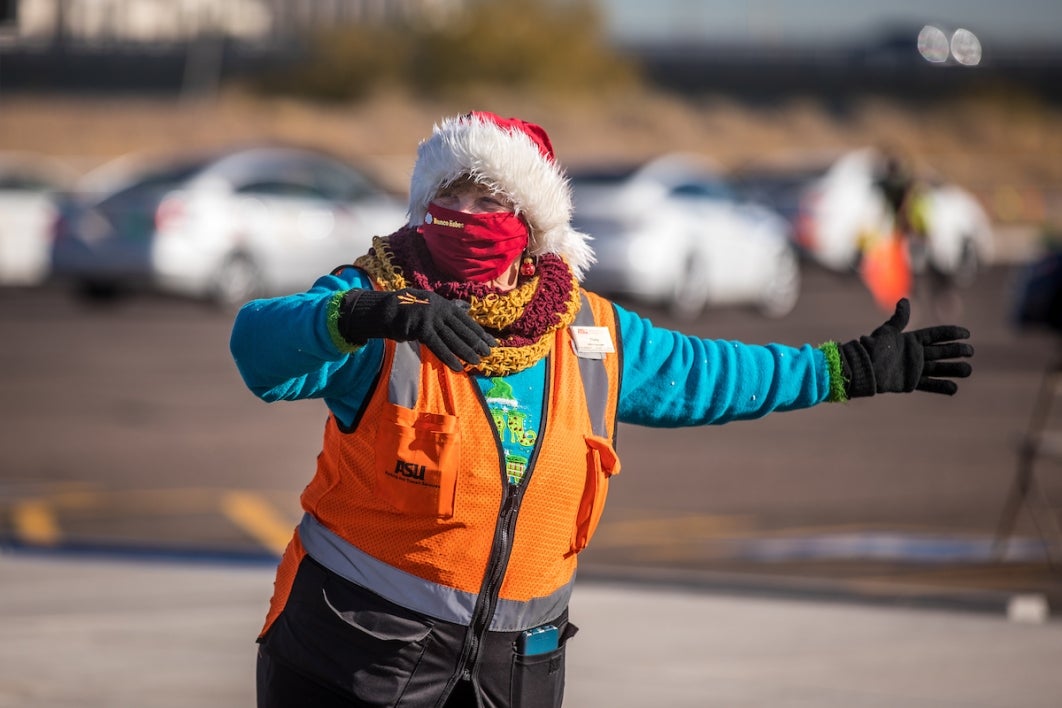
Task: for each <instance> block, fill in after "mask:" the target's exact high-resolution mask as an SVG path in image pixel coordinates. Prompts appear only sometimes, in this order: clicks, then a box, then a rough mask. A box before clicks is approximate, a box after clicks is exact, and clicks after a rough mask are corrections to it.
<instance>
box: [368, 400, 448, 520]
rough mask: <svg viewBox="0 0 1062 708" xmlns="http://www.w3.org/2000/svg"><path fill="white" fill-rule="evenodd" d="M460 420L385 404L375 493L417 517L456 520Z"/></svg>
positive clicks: (378, 444)
mask: <svg viewBox="0 0 1062 708" xmlns="http://www.w3.org/2000/svg"><path fill="white" fill-rule="evenodd" d="M457 420H458V419H457V417H456V416H452V415H445V414H442V413H425V412H420V413H418V412H417V411H414V410H411V409H409V408H403V407H402V406H396V405H394V404H391V403H386V404H384V410H383V411H382V414H381V417H380V421H379V426H378V432H377V438H376V440H377V442H376V450H377V454H376V470H375V473H376V474H375V478H376V493H377V495H378V496H379V497H380V498H381V499H383V500H384V501H386V502H387V503H388V504H390V505H391V506H393V507H394V508H395V509H397V510H399V511H402V512H404V513H408V514H416V515H419V516H438V517H443V518H448V517H451V516H453V514H454V491H455V489H456V486H457V467H458V465H459V464H460V461H461V454H460V447H461V432H460V430H459V429H458V427H457Z"/></svg>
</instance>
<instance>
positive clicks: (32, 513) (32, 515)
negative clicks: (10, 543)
mask: <svg viewBox="0 0 1062 708" xmlns="http://www.w3.org/2000/svg"><path fill="white" fill-rule="evenodd" d="M12 520H13V522H14V525H15V535H16V536H17V537H18V538H19V539H21V540H23V541H26V542H27V543H32V544H35V545H40V546H54V545H55V544H57V543H59V539H60V538H61V537H62V532H61V531H60V530H59V523H58V522H57V521H56V520H55V513H54V510H53V508H52V506H51V505H50V504H47V503H45V502H43V501H40V500H39V499H30V500H25V501H21V502H18V503H17V504H15V506H14V509H12Z"/></svg>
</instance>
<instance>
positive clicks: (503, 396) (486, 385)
mask: <svg viewBox="0 0 1062 708" xmlns="http://www.w3.org/2000/svg"><path fill="white" fill-rule="evenodd" d="M545 377H546V362H545V359H542V360H540V361H539V362H538V363H536V364H535V365H534V366H531V367H530V368H527V369H524V370H523V371H519V372H517V373H515V374H510V375H509V376H492V377H486V376H477V377H476V383H478V384H479V387H480V390H482V391H483V396H484V398H486V400H487V408H488V409H489V410H490V415H491V418H492V419H493V420H494V425H495V427H496V428H497V429H498V439H499V440H501V443H502V449H503V450H504V451H505V469H506V471H507V472H508V475H509V483H510V484H520V483H521V482H522V481H523V479H524V473H525V472H526V471H527V463H528V461H529V460H530V459H531V453H532V451H533V450H534V448H535V442H536V441H537V440H538V435H539V432H540V429H539V428H540V426H541V421H542V395H543V391H544V389H545Z"/></svg>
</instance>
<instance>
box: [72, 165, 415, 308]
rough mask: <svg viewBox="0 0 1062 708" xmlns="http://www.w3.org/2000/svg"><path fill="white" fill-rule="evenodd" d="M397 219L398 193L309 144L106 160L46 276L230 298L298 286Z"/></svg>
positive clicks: (99, 288) (400, 218) (91, 288)
mask: <svg viewBox="0 0 1062 708" xmlns="http://www.w3.org/2000/svg"><path fill="white" fill-rule="evenodd" d="M405 221H406V217H405V202H404V200H401V199H399V198H398V197H397V196H396V195H392V194H389V193H388V192H387V191H386V190H385V189H384V188H382V187H381V186H379V185H378V183H376V182H375V181H373V180H372V179H370V178H369V177H368V176H367V175H366V173H365V172H363V171H362V170H360V169H358V168H356V167H354V166H352V165H350V164H348V163H347V162H345V161H343V160H340V159H338V158H336V157H333V156H331V155H327V154H324V153H322V152H318V151H315V150H307V149H303V148H298V147H291V146H276V145H273V146H254V147H244V148H236V149H231V150H225V151H222V152H219V153H216V154H210V155H206V156H196V157H186V158H183V159H177V160H175V161H172V162H167V163H165V164H149V165H147V166H133V167H131V168H130V167H128V166H126V165H119V166H117V167H114V166H112V167H110V168H108V169H106V170H103V172H102V173H100V174H95V175H90V176H88V177H87V178H86V182H85V184H84V188H83V190H82V194H81V195H80V198H79V199H78V200H77V201H76V202H72V203H70V204H68V205H66V208H65V209H64V212H63V216H62V218H61V219H60V220H59V222H58V225H57V228H56V235H55V244H54V248H53V253H52V266H53V274H54V275H55V276H56V277H57V278H59V279H63V280H68V281H73V282H74V283H76V284H77V285H78V286H79V289H80V291H81V292H83V293H86V294H89V295H97V296H99V295H110V294H114V293H116V292H122V291H124V290H129V289H141V288H148V289H151V290H155V291H158V292H162V293H168V294H176V295H183V296H191V297H196V298H207V299H210V300H213V301H215V302H217V303H219V304H222V305H234V304H240V303H242V302H244V301H246V300H248V299H250V298H253V297H257V296H262V295H273V294H281V293H287V292H295V291H299V290H303V289H305V288H307V287H309V285H310V284H312V282H313V281H314V279H316V278H317V277H318V276H320V275H321V274H323V273H327V272H328V271H330V270H331V269H333V268H335V267H336V266H339V265H342V264H346V263H351V262H353V261H354V259H355V258H357V257H358V256H360V255H362V254H364V253H366V252H367V251H368V249H369V247H370V245H371V241H372V237H373V236H374V235H384V234H388V233H391V232H392V231H394V230H395V229H397V228H398V227H400V226H401V225H402V224H403V223H405Z"/></svg>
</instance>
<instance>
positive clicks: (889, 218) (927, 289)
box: [864, 150, 959, 317]
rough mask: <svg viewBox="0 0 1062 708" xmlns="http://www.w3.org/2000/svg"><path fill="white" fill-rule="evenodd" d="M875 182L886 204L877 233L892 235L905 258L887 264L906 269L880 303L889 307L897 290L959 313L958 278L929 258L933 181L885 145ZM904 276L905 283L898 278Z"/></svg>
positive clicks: (932, 307)
mask: <svg viewBox="0 0 1062 708" xmlns="http://www.w3.org/2000/svg"><path fill="white" fill-rule="evenodd" d="M874 185H875V187H877V189H878V190H879V192H880V193H881V197H882V200H883V202H884V205H885V219H886V223H885V225H884V226H883V228H882V231H883V232H884V233H881V234H879V235H878V236H879V237H880V238H882V239H894V240H895V241H894V243H895V246H896V247H897V253H898V254H901V255H902V258H895V259H893V260H892V264H891V265H888V266H883V267H889V268H895V269H897V270H905V271H906V273H904V274H902V275H901V274H896V275H895V278H896V279H897V283H896V288H897V289H894V290H891V291H886V292H883V294H882V298H881V300H882V302H881V303H879V304H882V305H883V306H886V307H888V306H891V305H892V303H893V302H894V301H895V297H896V296H898V295H899V296H902V295H910V297H911V298H912V299H914V300H915V302H916V303H918V304H919V305H921V306H922V307H924V308H926V309H927V310H929V311H930V312H932V313H933V314H934V315H936V316H938V317H949V316H952V315H955V314H957V313H958V311H959V295H958V292H957V290H956V287H955V283H954V282H953V281H952V278H951V277H950V276H949V275H948V274H947V273H944V272H943V271H942V270H941V269H940V268H938V267H937V266H936V265H935V264H934V263H933V260H932V258H930V244H929V239H930V238H931V234H932V229H931V224H930V223H929V219H930V213H931V208H930V204H929V200H930V199H931V194H930V189H929V185H928V184H926V183H925V182H924V181H923V180H921V179H919V178H918V176H917V175H916V174H915V172H914V170H913V168H912V167H911V165H910V162H909V161H908V160H906V159H904V158H903V157H901V156H900V154H899V153H898V152H896V151H894V150H884V151H883V153H882V159H881V163H880V167H879V169H878V174H877V176H876V178H875V181H874ZM878 253H879V254H880V253H882V251H879V252H878ZM864 257H866V258H870V257H873V256H872V255H870V249H869V248H868V249H866V250H865V251H864ZM864 272H865V269H864ZM886 277H887V276H886ZM900 280H902V281H903V282H904V283H905V286H901V285H900V284H899V281H900ZM901 291H905V292H901Z"/></svg>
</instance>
